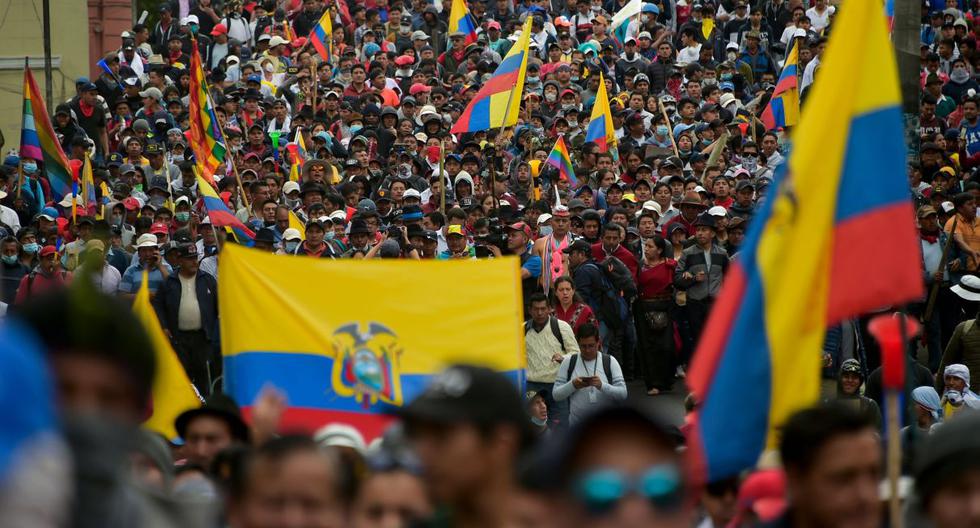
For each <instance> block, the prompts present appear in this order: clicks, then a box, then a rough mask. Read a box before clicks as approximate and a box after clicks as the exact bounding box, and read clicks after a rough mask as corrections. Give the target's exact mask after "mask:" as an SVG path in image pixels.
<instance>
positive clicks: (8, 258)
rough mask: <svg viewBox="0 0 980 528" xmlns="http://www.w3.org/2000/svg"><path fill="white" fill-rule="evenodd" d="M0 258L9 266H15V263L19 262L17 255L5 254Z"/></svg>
mask: <svg viewBox="0 0 980 528" xmlns="http://www.w3.org/2000/svg"><path fill="white" fill-rule="evenodd" d="M0 258H2V259H3V263H4V264H7V265H8V266H13V265H14V264H16V263H17V255H4V256H3V257H0Z"/></svg>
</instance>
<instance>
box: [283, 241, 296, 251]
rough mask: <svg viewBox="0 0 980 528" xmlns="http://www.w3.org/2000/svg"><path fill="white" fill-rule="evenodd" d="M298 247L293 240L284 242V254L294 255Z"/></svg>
mask: <svg viewBox="0 0 980 528" xmlns="http://www.w3.org/2000/svg"><path fill="white" fill-rule="evenodd" d="M298 247H299V242H296V241H293V240H291V241H288V242H286V253H295V252H296V249H297V248H298Z"/></svg>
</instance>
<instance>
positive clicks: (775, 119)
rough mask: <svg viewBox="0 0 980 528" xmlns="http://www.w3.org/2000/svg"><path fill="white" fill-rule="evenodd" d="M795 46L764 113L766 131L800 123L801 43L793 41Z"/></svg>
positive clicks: (787, 57) (763, 122) (788, 55)
mask: <svg viewBox="0 0 980 528" xmlns="http://www.w3.org/2000/svg"><path fill="white" fill-rule="evenodd" d="M793 40H794V41H796V42H794V44H793V46H792V47H791V48H790V50H789V54H787V55H786V62H785V63H784V64H783V71H782V72H781V73H780V74H779V81H777V82H776V88H775V89H774V90H773V91H772V97H771V98H770V99H769V104H768V105H766V109H765V110H764V111H763V112H762V116H761V119H762V124H764V125H765V126H766V130H774V129H777V128H786V127H788V126H794V125H796V123H798V122H799V121H800V92H799V85H800V76H799V71H798V67H799V60H800V44H799V43H800V41H801V40H802V39H793Z"/></svg>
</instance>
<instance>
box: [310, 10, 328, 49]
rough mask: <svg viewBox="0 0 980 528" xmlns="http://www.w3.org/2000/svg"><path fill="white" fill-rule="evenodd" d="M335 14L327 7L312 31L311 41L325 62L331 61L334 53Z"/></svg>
mask: <svg viewBox="0 0 980 528" xmlns="http://www.w3.org/2000/svg"><path fill="white" fill-rule="evenodd" d="M332 16H333V14H332V13H331V12H330V9H329V8H327V9H326V10H325V11H324V12H323V16H322V17H320V21H319V22H317V23H316V25H315V26H313V30H312V31H310V37H309V39H308V40H309V42H310V43H311V44H313V49H315V50H316V52H317V53H318V54H319V55H320V58H321V59H323V60H324V61H325V62H330V56H331V55H332V54H333V19H331V18H330V17H332Z"/></svg>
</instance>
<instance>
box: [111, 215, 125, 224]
mask: <svg viewBox="0 0 980 528" xmlns="http://www.w3.org/2000/svg"><path fill="white" fill-rule="evenodd" d="M112 225H117V226H121V225H123V215H112Z"/></svg>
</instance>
